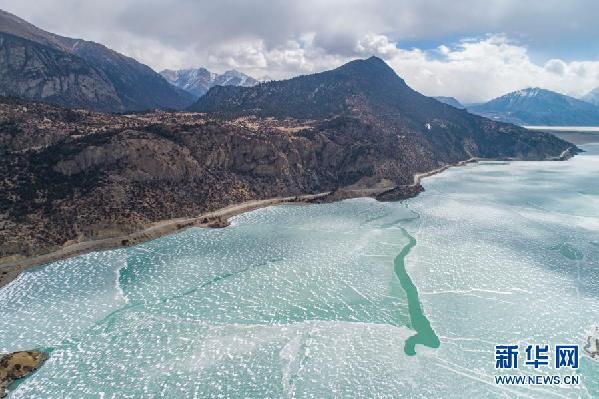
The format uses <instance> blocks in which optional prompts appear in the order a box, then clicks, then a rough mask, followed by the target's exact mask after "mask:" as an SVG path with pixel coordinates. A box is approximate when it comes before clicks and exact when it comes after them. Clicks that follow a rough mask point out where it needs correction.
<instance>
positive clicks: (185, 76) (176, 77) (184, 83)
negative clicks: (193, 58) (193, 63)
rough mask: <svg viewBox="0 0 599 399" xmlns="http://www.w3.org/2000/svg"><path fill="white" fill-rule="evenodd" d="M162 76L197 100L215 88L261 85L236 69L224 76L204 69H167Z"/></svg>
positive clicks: (225, 73)
mask: <svg viewBox="0 0 599 399" xmlns="http://www.w3.org/2000/svg"><path fill="white" fill-rule="evenodd" d="M160 74H161V75H162V76H163V77H164V78H165V79H166V80H168V81H169V83H170V84H172V85H173V86H176V87H178V88H180V89H183V90H185V91H186V92H188V93H190V94H192V95H194V96H195V97H196V99H197V98H199V97H201V96H203V95H204V94H206V92H207V91H208V90H210V88H211V87H214V86H244V87H251V86H255V85H257V84H258V83H260V82H259V81H258V80H256V79H254V78H253V77H251V76H249V75H246V74H245V73H243V72H239V71H237V70H235V69H230V70H228V71H225V72H224V73H222V74H218V73H214V72H210V71H209V70H207V69H206V68H203V67H199V68H189V69H179V70H171V69H165V70H163V71H162V72H160Z"/></svg>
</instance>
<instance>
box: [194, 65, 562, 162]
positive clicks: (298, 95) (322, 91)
mask: <svg viewBox="0 0 599 399" xmlns="http://www.w3.org/2000/svg"><path fill="white" fill-rule="evenodd" d="M192 109H193V110H196V111H201V112H212V113H215V114H217V115H220V116H222V117H241V116H247V115H256V116H260V117H276V118H288V117H291V118H297V119H307V120H329V121H331V122H329V123H331V124H334V123H335V122H333V121H340V120H343V121H344V123H347V124H351V123H361V124H367V125H368V126H369V129H368V130H369V131H370V132H371V133H370V134H371V135H373V136H377V139H378V140H379V142H381V143H385V145H383V147H382V148H380V151H381V155H383V154H385V155H386V156H388V157H389V158H390V159H389V162H398V161H397V159H401V160H402V166H401V168H403V169H408V170H411V171H414V170H417V169H420V170H423V169H424V170H425V169H427V168H431V169H432V168H434V166H435V165H438V164H442V163H450V162H455V161H457V160H463V159H468V158H470V157H521V158H535V157H537V158H538V157H541V158H543V157H544V155H542V154H545V155H546V154H547V152H546V151H547V150H548V148H550V147H553V146H554V145H557V146H558V147H560V146H563V145H564V144H563V142H562V143H561V144H558V142H557V141H555V140H556V139H555V138H554V137H552V136H549V135H544V134H541V135H539V134H538V133H532V132H528V131H526V130H524V129H522V128H519V127H517V126H514V125H509V124H504V123H497V122H493V121H491V120H489V119H486V118H481V117H479V116H475V115H472V114H470V113H468V112H466V111H465V110H459V109H456V108H454V107H452V106H449V105H447V104H443V103H440V102H439V101H437V100H435V99H433V98H430V97H426V96H423V95H421V94H420V93H418V92H416V91H414V90H412V89H411V88H409V87H408V86H407V85H406V83H405V82H404V81H403V80H402V79H401V78H400V77H398V76H397V75H396V74H395V72H394V71H393V70H392V69H391V68H390V67H389V66H388V65H387V64H385V62H384V61H382V60H381V59H379V58H376V57H371V58H369V59H367V60H356V61H352V62H350V63H348V64H345V65H343V66H341V67H339V68H337V69H334V70H332V71H327V72H322V73H318V74H314V75H307V76H300V77H297V78H293V79H289V80H284V81H276V82H269V83H261V84H259V85H258V86H255V87H250V88H245V87H231V86H228V87H220V86H218V87H214V88H212V89H211V90H210V91H209V92H208V93H207V94H206V95H205V96H204V97H201V98H200V99H199V100H198V101H197V102H196V103H195V104H194V105H193V106H192ZM352 121H353V122H352ZM337 123H340V122H337ZM345 128H347V127H345ZM545 145H547V146H548V147H545ZM554 155H558V154H554ZM393 158H396V160H395V161H393Z"/></svg>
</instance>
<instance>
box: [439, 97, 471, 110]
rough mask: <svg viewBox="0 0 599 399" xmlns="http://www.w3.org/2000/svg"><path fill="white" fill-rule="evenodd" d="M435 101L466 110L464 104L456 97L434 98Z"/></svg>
mask: <svg viewBox="0 0 599 399" xmlns="http://www.w3.org/2000/svg"><path fill="white" fill-rule="evenodd" d="M433 98H434V99H435V100H437V101H440V102H442V103H443V104H447V105H451V106H452V107H456V108H458V109H464V108H466V107H464V106H463V105H462V103H460V102H459V101H458V100H457V99H456V98H455V97H443V96H440V97H433Z"/></svg>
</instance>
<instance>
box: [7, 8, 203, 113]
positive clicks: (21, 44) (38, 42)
mask: <svg viewBox="0 0 599 399" xmlns="http://www.w3.org/2000/svg"><path fill="white" fill-rule="evenodd" d="M0 60H1V61H0V95H4V96H18V97H23V98H28V99H33V100H42V101H46V102H50V103H54V104H58V105H63V106H68V107H84V108H91V109H96V110H101V111H138V110H146V109H152V108H174V109H183V108H185V107H187V106H189V105H190V104H191V103H192V102H193V101H194V96H193V95H191V94H189V93H187V92H186V91H184V90H181V89H179V88H176V87H174V86H172V85H171V84H169V83H168V82H167V81H166V80H165V79H164V78H163V77H162V76H160V75H159V74H158V73H156V72H154V71H153V70H152V69H151V68H150V67H148V66H146V65H143V64H141V63H139V62H137V61H136V60H134V59H133V58H130V57H126V56H124V55H122V54H119V53H117V52H116V51H113V50H111V49H109V48H107V47H105V46H103V45H101V44H98V43H94V42H90V41H86V40H81V39H72V38H68V37H62V36H58V35H55V34H53V33H49V32H46V31H43V30H41V29H39V28H37V27H35V26H34V25H32V24H30V23H28V22H26V21H24V20H22V19H20V18H18V17H16V16H14V15H12V14H10V13H8V12H5V11H2V10H0Z"/></svg>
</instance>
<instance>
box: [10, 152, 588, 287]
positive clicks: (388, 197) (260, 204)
mask: <svg viewBox="0 0 599 399" xmlns="http://www.w3.org/2000/svg"><path fill="white" fill-rule="evenodd" d="M573 148H576V147H570V148H568V149H566V150H565V151H563V152H562V154H560V156H559V157H552V158H548V159H546V160H547V161H552V160H565V159H568V158H570V157H571V156H572V153H571V152H570V151H571V150H572V149H573ZM568 155H570V156H568ZM516 160H518V159H515V158H503V159H499V158H498V159H493V158H478V157H472V158H469V159H466V160H463V161H459V162H456V163H453V164H447V165H444V166H442V167H439V168H437V169H433V170H430V171H427V172H420V173H415V174H414V180H413V182H412V184H409V185H401V186H397V185H395V186H387V187H379V188H372V187H365V188H340V189H337V190H334V191H326V192H322V193H317V194H305V195H298V196H289V197H274V198H267V199H262V200H249V201H246V202H242V203H237V204H231V205H228V206H225V207H223V208H219V209H217V210H214V211H211V212H206V213H203V214H201V215H199V216H195V217H188V218H175V219H165V220H161V221H158V222H155V223H152V224H151V225H149V226H148V227H146V228H144V229H142V230H139V231H136V232H133V233H131V234H127V235H123V236H117V237H106V238H99V239H94V240H87V241H81V242H77V243H74V244H70V245H67V246H63V247H62V248H60V249H58V250H55V251H52V252H48V253H46V254H41V255H35V256H30V257H23V258H18V259H16V260H14V261H10V262H5V263H0V289H2V287H4V286H6V285H7V284H9V283H10V282H12V281H13V280H15V279H16V278H17V277H18V276H19V275H20V274H21V272H23V271H25V270H27V269H30V268H33V267H36V266H40V265H43V264H46V263H51V262H56V261H59V260H63V259H67V258H70V257H73V256H78V255H83V254H86V253H89V252H94V251H104V250H110V249H116V248H122V247H129V246H133V245H136V244H140V243H143V242H146V241H150V240H153V239H156V238H159V237H162V236H164V235H168V234H172V233H176V232H178V231H182V230H184V229H187V228H190V227H206V228H221V227H226V226H228V225H229V222H228V220H229V219H230V218H232V217H234V216H237V215H240V214H242V213H245V212H250V211H254V210H256V209H260V208H264V207H267V206H273V205H283V204H310V203H323V202H335V201H341V200H344V199H350V198H362V197H371V198H375V199H376V200H378V201H398V200H403V199H408V198H412V197H415V196H417V195H418V194H420V192H422V191H424V189H423V188H422V186H421V182H422V179H424V178H426V177H430V176H433V175H436V174H438V173H441V172H443V171H445V170H447V169H449V168H452V167H459V166H464V165H466V164H469V163H473V162H479V161H516ZM0 262H2V260H0Z"/></svg>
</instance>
